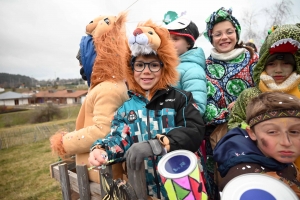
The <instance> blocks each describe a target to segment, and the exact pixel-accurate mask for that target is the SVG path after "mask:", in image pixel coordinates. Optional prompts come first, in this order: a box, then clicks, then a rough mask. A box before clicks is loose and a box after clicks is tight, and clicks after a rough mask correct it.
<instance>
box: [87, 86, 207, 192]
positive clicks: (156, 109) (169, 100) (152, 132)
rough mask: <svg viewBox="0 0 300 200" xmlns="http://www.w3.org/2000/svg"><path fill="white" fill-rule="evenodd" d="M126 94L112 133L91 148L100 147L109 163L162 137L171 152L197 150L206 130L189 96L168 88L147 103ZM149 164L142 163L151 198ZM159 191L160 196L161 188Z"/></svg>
mask: <svg viewBox="0 0 300 200" xmlns="http://www.w3.org/2000/svg"><path fill="white" fill-rule="evenodd" d="M128 94H129V97H130V99H129V100H127V101H126V102H125V103H124V104H123V105H122V106H121V107H120V108H119V109H118V110H117V112H116V113H115V116H114V119H113V121H112V127H111V133H110V134H109V135H108V136H107V137H106V138H105V139H99V140H97V141H96V142H95V143H94V144H93V145H92V147H94V146H95V145H100V146H101V147H102V148H105V149H106V151H107V153H108V157H109V159H110V160H111V159H117V160H118V159H121V158H122V157H123V156H124V154H125V152H126V151H127V150H128V149H129V148H130V146H131V145H132V144H133V143H136V142H141V141H145V140H148V139H150V138H155V136H156V134H165V135H166V136H167V137H168V139H169V141H170V151H174V150H178V149H186V150H190V151H192V152H195V151H197V150H198V148H199V147H200V144H201V142H202V139H203V136H204V131H205V126H204V122H203V120H202V117H201V115H200V112H199V108H198V106H197V104H196V103H195V102H194V100H193V96H192V94H191V93H190V92H186V91H182V90H179V89H175V88H173V87H169V88H167V89H165V90H159V91H157V92H156V93H155V95H154V96H153V97H152V99H151V100H150V101H148V100H147V99H146V98H145V97H143V96H141V95H139V94H136V93H134V92H131V91H129V92H128ZM92 147H91V148H92ZM150 161H151V160H150V158H149V159H148V158H146V159H145V168H146V179H147V185H148V194H149V195H153V194H155V193H156V187H157V186H156V184H155V182H154V176H153V168H152V166H153V165H152V161H151V162H150ZM157 162H158V159H157V160H156V163H157ZM161 191H162V193H163V191H164V189H163V187H161ZM154 196H155V195H154ZM164 196H165V195H164Z"/></svg>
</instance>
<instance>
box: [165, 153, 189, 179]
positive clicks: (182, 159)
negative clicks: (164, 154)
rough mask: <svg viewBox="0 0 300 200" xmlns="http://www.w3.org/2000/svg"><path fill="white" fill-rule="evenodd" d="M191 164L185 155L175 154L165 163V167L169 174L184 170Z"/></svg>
mask: <svg viewBox="0 0 300 200" xmlns="http://www.w3.org/2000/svg"><path fill="white" fill-rule="evenodd" d="M190 165H191V161H190V159H189V158H188V157H187V156H183V155H175V156H173V157H171V158H170V159H169V160H167V161H166V163H165V166H164V167H165V169H166V171H167V172H169V173H170V174H178V173H182V172H184V171H186V170H187V169H188V168H189V166H190Z"/></svg>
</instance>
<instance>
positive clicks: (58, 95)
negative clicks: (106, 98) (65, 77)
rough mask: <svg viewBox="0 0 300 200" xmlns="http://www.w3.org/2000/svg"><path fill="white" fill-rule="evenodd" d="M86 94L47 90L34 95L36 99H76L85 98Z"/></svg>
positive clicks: (84, 92)
mask: <svg viewBox="0 0 300 200" xmlns="http://www.w3.org/2000/svg"><path fill="white" fill-rule="evenodd" d="M87 93H88V91H87V90H58V91H55V90H48V91H40V92H38V93H36V94H35V97H36V98H45V97H47V98H78V97H82V96H85V95H86V94H87Z"/></svg>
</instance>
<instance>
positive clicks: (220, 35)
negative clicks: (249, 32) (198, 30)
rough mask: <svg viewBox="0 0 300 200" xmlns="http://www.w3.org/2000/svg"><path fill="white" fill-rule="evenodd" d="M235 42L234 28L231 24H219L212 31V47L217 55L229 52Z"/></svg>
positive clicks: (223, 22)
mask: <svg viewBox="0 0 300 200" xmlns="http://www.w3.org/2000/svg"><path fill="white" fill-rule="evenodd" d="M237 42H238V41H237V35H236V32H235V27H234V26H233V25H232V23H231V22H229V21H222V22H219V23H217V24H216V25H215V26H214V28H213V29H212V45H213V46H214V47H215V49H216V50H217V51H218V52H219V53H227V52H230V51H231V50H233V49H234V47H235V45H236V43H237Z"/></svg>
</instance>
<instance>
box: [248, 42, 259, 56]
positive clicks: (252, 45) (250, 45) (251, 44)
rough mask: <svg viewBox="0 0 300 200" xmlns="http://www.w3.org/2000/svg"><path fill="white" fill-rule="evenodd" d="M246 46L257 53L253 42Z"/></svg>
mask: <svg viewBox="0 0 300 200" xmlns="http://www.w3.org/2000/svg"><path fill="white" fill-rule="evenodd" d="M245 45H246V46H248V47H252V48H253V50H254V51H255V52H256V53H257V48H256V46H255V44H254V43H253V42H247V43H246V44H245Z"/></svg>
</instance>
